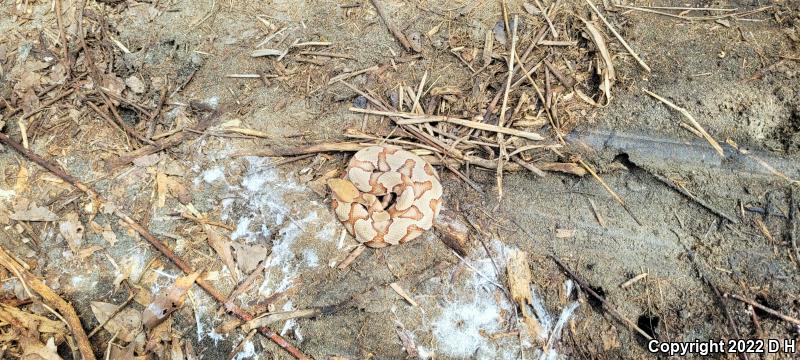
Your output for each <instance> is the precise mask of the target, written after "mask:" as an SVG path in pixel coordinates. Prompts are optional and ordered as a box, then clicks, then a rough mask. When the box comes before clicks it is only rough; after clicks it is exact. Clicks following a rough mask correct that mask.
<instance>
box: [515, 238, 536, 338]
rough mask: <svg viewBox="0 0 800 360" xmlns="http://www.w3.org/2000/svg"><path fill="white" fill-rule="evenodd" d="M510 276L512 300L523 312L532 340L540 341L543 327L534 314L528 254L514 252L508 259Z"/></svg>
mask: <svg viewBox="0 0 800 360" xmlns="http://www.w3.org/2000/svg"><path fill="white" fill-rule="evenodd" d="M506 274H507V275H508V290H509V291H510V292H511V298H512V299H513V300H514V302H516V303H517V304H518V305H519V307H520V309H521V310H522V317H523V321H524V322H525V325H526V327H527V330H528V335H530V337H531V338H532V339H539V338H540V336H541V335H542V325H541V324H540V323H539V320H538V319H537V318H536V316H535V315H534V314H533V313H532V310H531V305H533V294H531V278H532V276H531V268H530V264H528V253H526V252H524V251H514V252H512V253H511V254H510V255H509V257H508V262H507V265H506Z"/></svg>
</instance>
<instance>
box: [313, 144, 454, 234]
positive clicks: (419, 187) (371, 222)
mask: <svg viewBox="0 0 800 360" xmlns="http://www.w3.org/2000/svg"><path fill="white" fill-rule="evenodd" d="M328 186H329V187H330V188H331V192H332V193H333V199H332V201H331V204H332V206H333V210H334V212H335V213H336V217H337V218H338V219H339V221H341V222H342V223H343V224H344V225H345V227H346V228H347V231H348V232H350V234H352V235H353V236H354V237H355V238H356V240H358V242H360V243H362V244H364V245H366V246H369V247H373V248H381V247H385V246H389V245H397V244H402V243H405V242H407V241H410V240H412V239H414V238H416V237H417V236H419V235H421V234H422V233H424V232H425V231H427V230H430V229H431V227H433V223H434V221H435V219H436V216H437V215H438V214H439V210H440V209H441V206H442V184H441V183H440V182H439V175H438V174H437V173H436V170H434V168H433V167H432V166H431V165H430V164H428V163H427V162H425V160H422V158H420V157H419V156H417V155H415V154H413V153H411V152H408V151H406V150H403V149H401V148H399V147H396V146H389V145H380V146H370V147H368V148H365V149H362V150H360V151H358V152H356V154H355V155H353V158H352V159H350V163H349V164H348V167H347V171H346V173H345V174H344V177H343V178H341V179H331V180H328Z"/></svg>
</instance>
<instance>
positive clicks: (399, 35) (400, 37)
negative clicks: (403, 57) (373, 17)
mask: <svg viewBox="0 0 800 360" xmlns="http://www.w3.org/2000/svg"><path fill="white" fill-rule="evenodd" d="M372 5H373V6H375V10H376V11H377V12H378V16H380V17H381V20H383V23H384V24H386V27H387V28H388V29H389V32H391V33H392V35H394V37H395V38H396V39H397V41H399V42H400V45H403V48H404V49H406V51H409V52H422V49H420V48H419V47H417V46H414V44H412V43H411V42H410V41H408V38H407V37H406V35H405V34H403V32H402V31H400V29H399V28H398V27H397V26H396V25H395V24H394V23H392V22H391V21H389V17H387V16H386V12H385V11H384V10H383V4H381V2H380V0H372Z"/></svg>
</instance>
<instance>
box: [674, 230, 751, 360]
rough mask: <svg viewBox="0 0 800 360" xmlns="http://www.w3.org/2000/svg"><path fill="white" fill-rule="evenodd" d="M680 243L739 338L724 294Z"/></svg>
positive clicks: (729, 326)
mask: <svg viewBox="0 0 800 360" xmlns="http://www.w3.org/2000/svg"><path fill="white" fill-rule="evenodd" d="M672 232H673V233H674V234H675V236H677V237H678V241H680V240H681V237H680V235H678V233H677V232H676V231H675V230H672ZM681 245H683V248H684V249H685V250H686V254H687V255H688V256H689V260H690V261H691V262H692V266H693V267H694V269H695V271H697V275H699V276H700V280H702V281H703V283H704V284H706V285H708V287H709V288H711V291H712V292H713V293H714V296H715V297H716V300H717V306H719V308H720V310H722V313H723V314H724V315H725V319H726V320H727V321H728V328H729V329H730V331H731V332H732V333H733V336H735V337H736V338H737V339H741V338H742V337H741V336H740V335H739V328H738V327H737V326H736V321H734V320H733V316H732V315H731V312H730V310H728V307H727V306H725V296H723V294H722V293H721V292H720V291H719V288H717V286H716V285H714V282H713V281H711V278H709V277H708V276H707V275H706V274H705V272H704V271H703V269H702V267H701V266H700V263H699V262H698V261H697V258H696V257H695V254H694V251H692V249H689V247H687V246H686V244H683V242H682V241H681ZM740 355H741V357H742V358H743V359H745V360H747V354H746V353H740Z"/></svg>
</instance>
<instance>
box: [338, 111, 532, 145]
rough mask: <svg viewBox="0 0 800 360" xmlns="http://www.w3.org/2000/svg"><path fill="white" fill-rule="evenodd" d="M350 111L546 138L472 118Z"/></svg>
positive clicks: (403, 122) (406, 122)
mask: <svg viewBox="0 0 800 360" xmlns="http://www.w3.org/2000/svg"><path fill="white" fill-rule="evenodd" d="M350 111H352V112H357V113H361V114H372V115H383V116H393V117H399V118H402V119H401V120H395V123H397V124H398V125H413V124H422V123H429V122H446V123H451V124H456V125H461V126H466V127H468V128H473V129H478V130H483V131H491V132H496V133H501V134H506V135H512V136H517V137H521V138H525V139H528V140H534V141H539V140H544V137H543V136H542V135H539V134H537V133H534V132H530V131H522V130H517V129H512V128H507V127H502V126H497V125H491V124H486V123H482V122H477V121H472V120H466V119H459V118H453V117H449V116H434V115H418V114H413V113H404V112H392V111H379V110H369V109H362V108H357V107H351V108H350Z"/></svg>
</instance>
